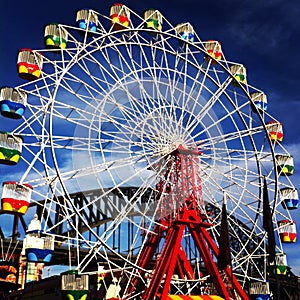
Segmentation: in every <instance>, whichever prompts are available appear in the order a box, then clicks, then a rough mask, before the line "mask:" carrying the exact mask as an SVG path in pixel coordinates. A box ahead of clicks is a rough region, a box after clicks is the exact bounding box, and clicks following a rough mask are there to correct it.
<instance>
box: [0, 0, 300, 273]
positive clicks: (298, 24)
mask: <svg viewBox="0 0 300 300" xmlns="http://www.w3.org/2000/svg"><path fill="white" fill-rule="evenodd" d="M122 3H123V4H125V5H127V6H128V7H130V8H131V9H133V10H134V11H135V12H137V13H139V14H141V15H142V13H143V11H144V10H145V9H147V8H152V7H153V8H157V9H158V10H160V11H161V12H162V14H163V15H164V16H165V17H166V18H167V19H168V20H169V21H170V22H171V23H173V24H177V23H181V22H185V21H188V22H190V23H191V24H192V25H193V26H194V29H195V31H196V32H197V34H198V35H199V37H200V38H201V39H202V40H208V39H216V40H219V41H220V42H221V43H222V50H223V52H224V54H225V56H226V58H227V60H229V61H234V62H238V63H242V64H244V65H245V66H246V68H247V76H248V83H249V84H251V85H253V86H255V87H257V88H258V89H261V90H262V91H264V92H265V93H266V94H267V96H268V102H269V104H268V110H269V112H270V113H271V114H272V115H274V116H275V117H276V118H277V119H279V120H280V121H282V123H283V129H284V144H285V145H286V147H287V148H288V149H289V151H290V153H291V154H292V155H293V156H294V159H295V179H293V182H294V184H295V186H296V187H298V189H299V188H300V163H299V162H300V154H299V148H300V134H299V133H300V122H299V121H298V120H299V116H300V80H299V70H300V61H299V51H300V2H298V1H283V0H264V1H259V0H258V1H253V0H245V1H238V0H218V1H199V0H184V1H179V0H171V1H166V0H159V1H158V0H152V1H148V0H144V1H137V0H128V1H123V2H122ZM111 4H113V2H112V1H100V0H98V1H95V0H91V1H87V0H83V1H76V0H73V1H70V0H60V1H59V0H52V1H36V0H27V1H1V3H0V15H1V20H2V24H1V26H0V36H1V46H0V65H1V72H0V86H7V85H8V86H16V85H18V84H21V83H22V82H23V81H22V80H21V79H19V78H18V75H17V72H16V59H17V51H18V50H19V49H20V48H33V49H40V48H43V47H44V43H43V34H44V25H45V24H47V23H51V22H57V23H66V24H70V25H73V24H75V15H76V11H77V10H79V9H82V8H92V9H94V10H96V11H99V12H101V13H107V14H109V8H110V6H111ZM1 121H3V119H1V120H0V122H1ZM297 219H298V223H299V224H300V217H298V218H297ZM298 244H299V242H298ZM293 247H294V248H292V247H291V246H288V247H287V250H288V251H287V252H288V254H289V257H288V262H289V264H290V265H291V266H292V267H293V270H294V271H295V272H296V273H297V274H299V273H300V259H298V260H297V257H298V254H296V253H297V247H296V245H294V246H293ZM293 253H295V255H293Z"/></svg>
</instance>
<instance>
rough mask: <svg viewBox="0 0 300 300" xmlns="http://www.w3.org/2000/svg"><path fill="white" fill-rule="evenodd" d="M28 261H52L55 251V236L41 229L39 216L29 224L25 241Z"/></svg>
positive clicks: (24, 245)
mask: <svg viewBox="0 0 300 300" xmlns="http://www.w3.org/2000/svg"><path fill="white" fill-rule="evenodd" d="M23 248H24V250H25V255H26V258H27V261H29V262H35V263H38V262H39V263H50V261H51V259H52V254H53V251H54V236H53V235H52V234H50V233H45V232H42V231H41V222H40V221H39V220H38V216H37V215H35V216H34V219H33V220H32V221H31V223H30V224H29V226H28V230H27V232H26V236H25V239H24V242H23Z"/></svg>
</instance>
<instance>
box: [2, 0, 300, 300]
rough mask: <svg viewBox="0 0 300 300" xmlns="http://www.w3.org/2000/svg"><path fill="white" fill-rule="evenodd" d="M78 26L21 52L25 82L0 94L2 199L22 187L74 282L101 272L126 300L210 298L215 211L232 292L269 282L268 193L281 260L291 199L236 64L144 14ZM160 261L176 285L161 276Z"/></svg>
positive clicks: (126, 11) (269, 129)
mask: <svg viewBox="0 0 300 300" xmlns="http://www.w3.org/2000/svg"><path fill="white" fill-rule="evenodd" d="M76 22H77V25H76V26H74V25H73V24H71V25H62V24H56V23H52V24H48V25H47V26H46V27H45V38H44V40H45V48H42V49H37V50H32V49H27V48H26V49H24V48H23V49H21V50H20V51H19V55H18V72H19V76H20V77H21V78H22V79H23V80H24V83H22V84H21V85H19V86H18V87H15V88H9V87H4V88H2V89H1V95H0V96H1V99H0V100H1V102H0V105H1V114H2V117H3V118H4V117H5V118H7V117H8V118H10V119H11V121H10V122H9V125H7V126H8V127H7V128H5V126H4V128H1V130H2V131H1V133H0V135H1V136H0V139H1V149H2V150H1V157H0V162H1V163H2V164H4V167H3V168H7V169H9V171H8V172H7V174H10V175H7V180H6V181H5V183H4V184H3V192H4V193H6V194H5V195H6V196H2V199H8V198H13V197H9V196H7V195H8V194H9V193H11V194H14V192H15V191H16V190H15V189H17V188H18V189H19V193H20V190H21V189H22V193H23V194H22V195H23V198H25V197H28V196H29V197H30V202H31V205H32V207H35V208H37V211H35V212H34V213H36V212H38V213H37V215H38V218H39V219H40V221H41V224H40V228H39V230H40V232H41V234H42V235H43V237H44V239H46V238H49V237H50V236H51V237H52V238H53V239H52V240H50V241H48V245H50V246H51V247H50V248H51V249H52V250H53V249H54V248H55V247H56V248H60V249H68V250H69V252H68V253H69V255H70V257H69V259H68V262H70V264H71V265H72V266H73V267H75V268H76V269H78V270H80V272H82V273H89V272H93V271H97V272H99V268H100V269H101V270H102V272H103V274H106V276H107V278H108V277H109V276H110V277H111V278H113V279H114V280H115V281H116V282H117V284H116V286H117V288H116V289H115V291H114V292H115V293H116V296H119V297H125V296H126V297H127V298H126V299H135V298H136V297H138V296H139V295H143V293H149V295H156V294H157V293H158V291H160V290H161V289H162V290H163V285H164V284H166V282H167V280H169V282H168V284H169V285H168V291H171V292H172V293H173V294H179V295H193V294H196V293H198V294H199V293H203V294H207V293H209V292H208V290H209V287H211V286H210V285H209V283H214V282H213V280H212V277H213V276H212V274H210V272H206V271H205V269H207V268H208V269H211V270H215V269H214V268H215V267H214V266H215V265H216V263H215V262H216V257H217V256H218V252H220V251H218V249H219V248H220V247H221V238H220V232H221V231H220V227H221V219H222V207H223V204H224V203H225V204H226V214H227V221H228V234H229V243H230V257H231V262H230V269H231V270H232V273H233V274H234V276H235V278H236V279H237V281H238V282H239V284H240V285H241V287H242V288H243V287H248V286H249V282H251V281H252V280H260V281H264V280H266V274H267V264H268V261H269V260H268V257H269V251H268V245H269V244H270V242H269V238H268V234H267V232H266V228H265V225H264V220H263V219H264V216H263V215H264V211H263V201H264V196H265V195H264V187H266V186H267V190H268V197H269V200H270V206H271V214H272V220H273V222H272V226H274V232H275V235H276V252H277V253H276V258H277V257H281V259H282V255H283V254H284V250H283V243H284V242H293V241H295V239H296V233H295V223H294V222H293V217H292V211H293V209H295V208H297V205H298V194H297V190H296V189H295V187H294V185H293V183H292V181H291V177H290V175H292V174H293V170H294V166H293V157H292V156H291V155H290V154H289V153H288V151H287V150H286V149H285V148H284V145H283V143H282V138H283V133H282V124H281V123H280V121H279V120H276V118H274V117H273V116H271V115H270V114H269V113H268V111H267V96H266V95H265V94H264V93H263V92H262V91H261V90H259V89H257V88H255V87H253V86H251V85H250V84H249V83H248V81H247V77H246V75H247V74H246V68H245V66H244V65H242V64H241V63H236V62H232V61H230V60H228V59H227V58H226V57H225V55H224V52H223V51H222V50H224V49H221V44H220V42H218V41H215V40H209V41H202V40H201V39H200V37H199V36H198V35H197V33H196V32H195V31H194V29H193V27H192V25H191V24H190V23H180V24H178V25H173V24H171V23H170V22H169V21H168V20H167V19H166V18H165V17H164V16H163V15H162V14H161V13H160V12H159V11H157V10H154V9H150V10H147V11H145V13H144V15H143V16H140V15H138V14H137V13H135V12H134V11H133V10H131V9H130V8H128V7H126V6H124V5H121V4H115V5H113V6H112V7H111V11H110V14H109V15H105V14H101V13H98V12H96V11H93V10H81V11H79V12H78V13H77V18H76ZM233 56H234V53H233ZM270 105H272V103H271V104H270ZM12 165H14V166H12ZM12 168H14V171H15V170H17V171H16V172H12V171H10V170H12ZM264 184H265V185H264ZM11 194H10V195H11ZM225 200H226V201H225ZM4 201H5V200H3V202H4ZM24 205H25V207H26V205H27V206H28V205H29V201H28V202H27V204H26V203H23V204H22V208H21V210H19V211H17V212H16V213H18V214H25V213H26V209H24ZM12 206H13V204H10V205H9V204H8V203H6V206H4V205H2V210H4V211H9V210H12ZM34 213H33V212H32V211H31V210H30V207H29V209H28V212H27V215H28V218H32V217H33V214H34ZM187 215H188V216H187ZM223 215H224V211H223ZM24 218H25V216H24ZM197 222H198V223H199V224H200V225H199V224H198V223H197ZM194 223H195V224H196V225H195V224H194ZM178 224H184V226H181V225H180V226H179V225H178ZM191 224H194V225H191ZM179 227H180V229H178V228H179ZM183 227H184V228H183ZM174 228H176V229H174ZM177 230H179V231H177ZM198 231H201V236H198V235H197V233H196V232H198ZM202 231H203V232H202ZM176 237H178V239H176ZM31 238H33V237H31ZM203 239H205V245H206V246H207V245H208V246H207V247H211V248H212V249H211V250H203V247H206V246H203V244H202V243H204V242H203ZM27 242H28V238H27ZM28 243H29V242H28ZM213 245H215V246H213ZM214 247H216V248H214ZM175 248H178V249H180V250H178V253H177V257H176V258H175V259H174V261H172V259H171V261H170V260H168V255H169V254H170V253H173V250H174V249H175ZM166 249H172V251H171V250H169V252H168V250H166ZM201 249H202V250H201ZM215 249H216V250H215ZM203 251H204V252H203ZM211 252H212V256H211V257H206V255H208V253H211ZM158 262H159V263H158ZM165 262H167V263H170V265H172V264H173V263H174V267H173V272H172V274H168V273H167V271H166V270H159V265H162V264H163V263H165ZM95 265H96V266H97V268H94V269H93V268H92V266H94V267H95ZM277 265H278V262H277ZM283 265H284V266H286V267H287V263H286V262H285V263H283ZM184 269H185V271H184ZM169 275H170V276H169ZM214 275H215V274H214ZM227 275H228V274H227ZM220 276H221V275H220ZM200 279H201V280H200ZM155 280H156V281H155ZM152 285H154V286H156V290H155V291H154V290H151V288H150V287H149V286H152ZM141 286H143V288H141ZM145 287H146V292H145V291H144V289H145ZM220 288H221V289H222V287H220ZM99 289H100V288H99ZM107 290H109V287H107V289H106V291H107ZM216 290H217V291H219V290H218V288H216ZM210 292H211V290H210ZM151 293H152V294H151ZM141 297H144V298H141V299H150V298H151V297H152V296H151V297H150V298H145V297H146V296H141ZM153 299H154V298H153Z"/></svg>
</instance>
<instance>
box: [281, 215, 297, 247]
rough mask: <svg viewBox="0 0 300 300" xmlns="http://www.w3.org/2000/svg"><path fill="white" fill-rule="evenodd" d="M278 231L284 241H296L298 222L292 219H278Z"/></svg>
mask: <svg viewBox="0 0 300 300" xmlns="http://www.w3.org/2000/svg"><path fill="white" fill-rule="evenodd" d="M277 224H278V232H279V236H280V240H281V242H283V243H296V239H297V229H296V222H295V221H290V220H281V221H278V223H277Z"/></svg>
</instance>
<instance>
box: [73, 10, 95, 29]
mask: <svg viewBox="0 0 300 300" xmlns="http://www.w3.org/2000/svg"><path fill="white" fill-rule="evenodd" d="M97 22H98V16H97V14H96V13H95V12H94V11H92V10H90V9H81V10H79V11H77V14H76V24H77V26H78V27H79V28H80V29H83V30H84V31H80V32H81V33H84V32H85V30H87V31H88V33H89V34H91V33H94V32H96V31H97Z"/></svg>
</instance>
